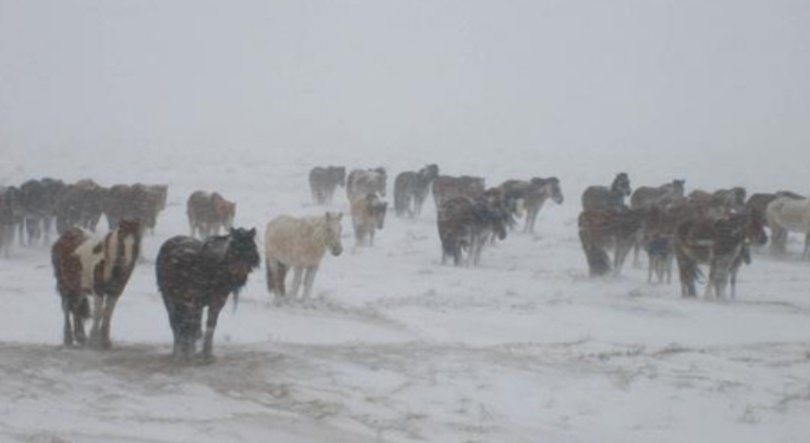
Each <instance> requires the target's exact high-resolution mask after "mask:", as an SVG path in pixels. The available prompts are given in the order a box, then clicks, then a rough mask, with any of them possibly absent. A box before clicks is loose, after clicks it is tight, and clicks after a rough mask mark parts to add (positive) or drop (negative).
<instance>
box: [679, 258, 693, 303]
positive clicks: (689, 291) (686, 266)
mask: <svg viewBox="0 0 810 443" xmlns="http://www.w3.org/2000/svg"><path fill="white" fill-rule="evenodd" d="M675 257H676V259H677V261H678V277H679V278H680V280H681V296H682V297H694V296H695V277H696V269H695V268H696V265H695V263H694V262H693V261H692V260H691V259H690V258H689V257H687V256H686V254H685V253H683V252H681V251H680V250H678V251H677V253H676V254H675Z"/></svg>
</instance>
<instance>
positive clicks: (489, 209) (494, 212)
mask: <svg viewBox="0 0 810 443" xmlns="http://www.w3.org/2000/svg"><path fill="white" fill-rule="evenodd" d="M510 220H511V216H510V215H509V213H508V212H507V211H505V210H504V209H503V208H501V207H499V206H496V205H493V204H492V203H490V202H488V201H487V200H485V199H483V198H478V199H471V198H467V197H454V198H451V199H450V200H447V201H445V202H444V203H442V205H441V206H440V207H439V213H438V219H437V226H438V228H439V239H440V240H441V243H442V264H444V263H445V262H446V260H447V257H452V258H453V264H455V265H456V266H458V265H460V264H461V259H462V252H463V251H467V264H468V265H473V266H477V265H478V263H479V262H480V260H481V250H482V248H483V246H484V245H485V244H486V243H487V242H488V240H489V239H490V237H491V236H492V235H493V234H494V235H495V236H496V237H497V238H499V239H501V240H503V239H504V238H506V229H507V226H508V225H509V222H510Z"/></svg>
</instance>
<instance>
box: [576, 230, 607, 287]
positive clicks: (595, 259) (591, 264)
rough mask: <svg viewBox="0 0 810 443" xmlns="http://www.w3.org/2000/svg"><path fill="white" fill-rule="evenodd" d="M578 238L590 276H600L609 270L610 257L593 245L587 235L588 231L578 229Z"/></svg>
mask: <svg viewBox="0 0 810 443" xmlns="http://www.w3.org/2000/svg"><path fill="white" fill-rule="evenodd" d="M579 239H580V241H581V242H582V250H583V251H584V252H585V259H586V260H587V261H588V269H589V271H590V274H591V276H602V275H606V274H607V273H608V272H610V257H609V256H608V254H607V252H605V251H604V250H603V249H602V248H600V247H598V246H597V245H594V244H593V242H591V239H590V238H589V237H588V233H587V232H585V231H583V230H580V231H579Z"/></svg>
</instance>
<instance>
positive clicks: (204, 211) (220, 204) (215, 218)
mask: <svg viewBox="0 0 810 443" xmlns="http://www.w3.org/2000/svg"><path fill="white" fill-rule="evenodd" d="M186 215H187V216H188V225H189V228H190V230H191V236H192V237H195V236H196V235H195V234H199V237H200V238H206V237H208V236H211V235H219V230H220V229H221V228H225V229H230V228H231V226H233V218H234V216H235V215H236V203H234V202H231V201H228V200H226V199H225V198H224V197H222V196H221V195H220V194H219V193H217V192H212V193H211V194H209V193H207V192H204V191H195V192H193V193H192V194H191V195H190V196H189V197H188V201H187V202H186Z"/></svg>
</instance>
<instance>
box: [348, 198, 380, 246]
mask: <svg viewBox="0 0 810 443" xmlns="http://www.w3.org/2000/svg"><path fill="white" fill-rule="evenodd" d="M387 209H388V203H387V202H383V201H381V200H380V198H379V197H378V196H377V194H366V195H365V196H360V197H357V198H355V199H354V201H353V202H352V207H351V214H352V226H353V227H354V236H355V242H356V245H357V246H360V245H363V244H366V242H368V243H367V244H368V245H369V246H372V245H374V232H375V231H376V230H378V229H382V228H383V225H384V224H385V213H386V210H387Z"/></svg>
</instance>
